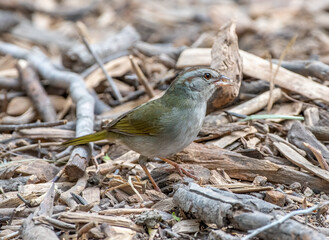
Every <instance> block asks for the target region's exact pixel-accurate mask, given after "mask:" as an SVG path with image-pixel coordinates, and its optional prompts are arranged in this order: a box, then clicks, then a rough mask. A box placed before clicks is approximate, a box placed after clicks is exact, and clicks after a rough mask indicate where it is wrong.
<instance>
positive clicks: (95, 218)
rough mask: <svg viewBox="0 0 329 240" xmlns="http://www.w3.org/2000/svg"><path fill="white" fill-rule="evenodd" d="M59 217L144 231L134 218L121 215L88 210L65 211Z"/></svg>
mask: <svg viewBox="0 0 329 240" xmlns="http://www.w3.org/2000/svg"><path fill="white" fill-rule="evenodd" d="M59 219H60V220H62V221H64V222H68V223H88V222H98V223H108V224H110V225H112V226H118V227H125V228H130V229H132V230H134V231H137V232H143V231H144V230H143V228H142V227H141V226H138V225H136V224H135V223H134V222H133V221H132V220H130V219H129V218H126V217H120V216H104V215H99V214H95V213H87V212H63V213H61V214H60V215H59Z"/></svg>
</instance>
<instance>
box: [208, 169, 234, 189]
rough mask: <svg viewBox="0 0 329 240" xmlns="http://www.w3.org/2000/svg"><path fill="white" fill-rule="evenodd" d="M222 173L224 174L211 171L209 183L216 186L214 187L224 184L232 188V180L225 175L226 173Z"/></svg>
mask: <svg viewBox="0 0 329 240" xmlns="http://www.w3.org/2000/svg"><path fill="white" fill-rule="evenodd" d="M222 173H224V174H225V175H226V176H227V177H226V176H225V175H224V174H220V173H219V172H218V171H217V170H211V171H210V174H211V176H210V178H209V181H210V182H211V183H212V184H214V185H217V186H218V185H223V184H227V185H229V186H230V184H229V183H230V182H231V179H230V177H229V176H228V175H227V174H226V173H225V171H222ZM223 175H224V176H223Z"/></svg>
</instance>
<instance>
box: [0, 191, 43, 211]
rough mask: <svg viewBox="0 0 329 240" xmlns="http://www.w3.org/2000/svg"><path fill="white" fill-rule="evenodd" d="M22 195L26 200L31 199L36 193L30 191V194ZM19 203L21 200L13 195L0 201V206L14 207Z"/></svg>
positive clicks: (21, 202) (35, 196)
mask: <svg viewBox="0 0 329 240" xmlns="http://www.w3.org/2000/svg"><path fill="white" fill-rule="evenodd" d="M22 197H23V198H24V199H25V200H27V201H31V200H32V199H35V198H37V197H38V195H37V194H35V193H31V194H27V195H23V196H22ZM21 204H23V201H22V200H21V199H20V198H19V197H17V196H16V195H15V196H12V197H8V198H6V199H4V200H2V201H0V208H15V207H18V206H19V205H21Z"/></svg>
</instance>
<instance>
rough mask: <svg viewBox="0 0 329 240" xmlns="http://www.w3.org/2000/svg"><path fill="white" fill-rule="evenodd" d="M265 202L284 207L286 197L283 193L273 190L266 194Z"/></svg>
mask: <svg viewBox="0 0 329 240" xmlns="http://www.w3.org/2000/svg"><path fill="white" fill-rule="evenodd" d="M264 200H265V201H267V202H270V203H273V204H275V205H278V206H280V207H283V206H284V203H285V202H286V197H285V195H284V194H283V193H281V192H279V191H275V190H271V191H267V192H266V195H265V199H264Z"/></svg>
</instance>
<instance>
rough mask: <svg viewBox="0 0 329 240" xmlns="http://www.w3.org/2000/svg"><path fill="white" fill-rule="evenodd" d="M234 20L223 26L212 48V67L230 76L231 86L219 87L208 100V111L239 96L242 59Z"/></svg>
mask: <svg viewBox="0 0 329 240" xmlns="http://www.w3.org/2000/svg"><path fill="white" fill-rule="evenodd" d="M235 28H236V25H235V23H234V22H231V23H230V24H227V25H226V26H223V27H222V28H221V29H220V30H219V32H218V35H217V37H216V39H215V42H214V45H213V47H212V50H211V64H210V67H212V68H214V69H216V70H218V71H219V72H220V73H221V74H224V75H225V76H227V77H229V78H230V79H231V81H232V82H233V83H234V86H231V87H220V88H218V89H217V90H216V91H215V92H214V94H213V95H212V96H211V98H210V99H209V101H208V108H207V112H213V111H215V110H217V109H219V108H221V107H223V106H225V105H227V104H230V103H232V102H233V100H234V99H235V98H236V97H237V96H238V94H239V90H240V85H241V80H242V59H241V56H240V55H239V46H238V37H237V35H236V33H235Z"/></svg>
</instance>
